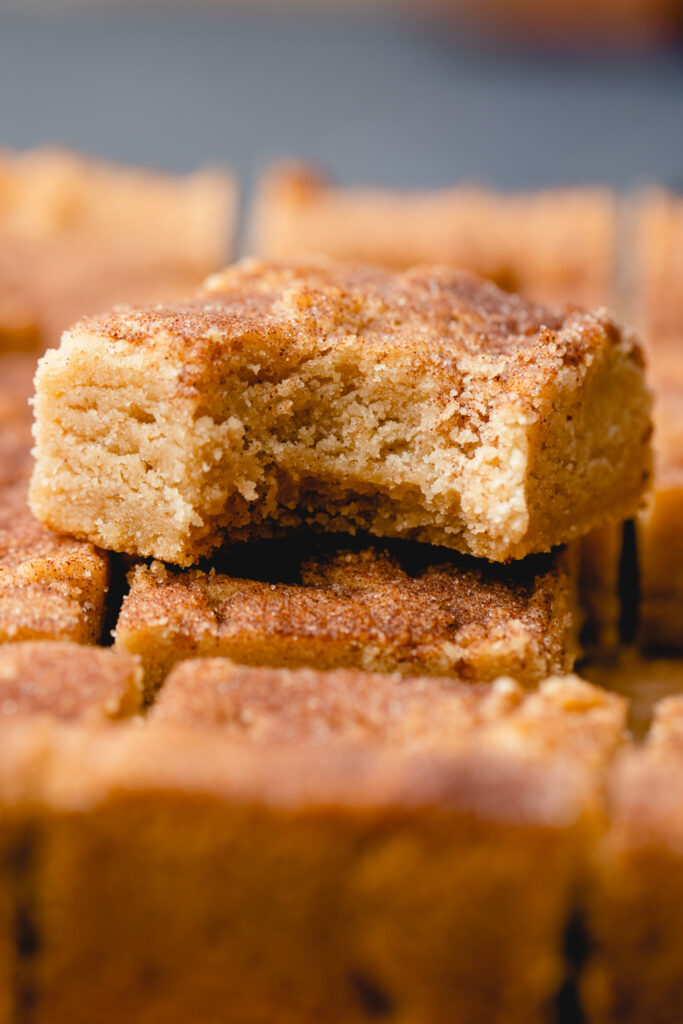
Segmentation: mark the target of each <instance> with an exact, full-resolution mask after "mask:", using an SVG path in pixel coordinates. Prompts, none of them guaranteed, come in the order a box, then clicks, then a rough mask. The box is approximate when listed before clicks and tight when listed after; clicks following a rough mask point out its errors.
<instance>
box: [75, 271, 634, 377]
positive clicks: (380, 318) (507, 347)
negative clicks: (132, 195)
mask: <svg viewBox="0 0 683 1024" xmlns="http://www.w3.org/2000/svg"><path fill="white" fill-rule="evenodd" d="M79 330H80V331H85V332H86V333H93V334H96V335H98V336H100V337H102V336H104V337H106V339H107V340H108V341H109V343H113V344H117V343H126V344H128V345H132V346H136V347H137V346H144V347H146V348H150V349H153V350H155V351H156V352H157V354H159V355H164V356H165V357H167V358H168V359H169V360H170V361H180V362H181V364H182V366H183V371H182V374H181V384H182V385H183V386H184V387H185V388H187V389H190V388H192V386H193V385H196V384H197V383H198V382H199V380H200V379H204V378H205V377H206V369H207V367H213V368H217V367H222V366H224V365H228V364H230V362H231V360H234V359H236V358H241V359H242V360H245V359H248V358H253V359H258V358H259V357H260V358H262V359H263V360H265V359H266V358H267V360H268V362H267V364H265V363H263V364H261V363H255V364H254V365H253V366H252V368H251V369H252V373H253V376H254V379H255V380H256V379H259V378H263V377H264V376H265V377H266V379H267V377H268V375H269V374H270V373H271V372H273V373H276V372H278V371H279V369H280V368H281V367H282V372H286V371H287V370H288V369H289V368H291V366H293V365H296V363H297V362H299V361H300V360H303V359H305V358H306V357H307V356H310V355H312V354H318V353H320V352H322V351H326V350H329V349H330V348H331V347H334V346H342V345H343V344H344V342H345V339H347V338H349V337H353V338H354V339H359V340H361V341H362V344H363V348H364V350H365V351H369V352H373V353H374V355H375V357H377V355H378V354H380V355H381V356H382V358H383V359H386V360H390V359H392V357H394V356H393V354H394V353H396V354H398V353H400V354H402V355H403V356H404V357H409V358H411V359H414V360H415V369H416V372H417V371H418V370H419V369H420V367H426V366H430V367H431V368H433V369H434V370H436V371H441V372H443V373H444V374H447V375H448V376H449V377H452V376H456V377H458V378H460V379H461V383H463V384H466V383H467V378H468V377H469V376H475V377H480V378H488V379H489V387H490V389H491V390H492V391H493V392H496V391H497V392H498V393H502V392H504V391H505V390H506V389H507V388H509V387H511V386H514V387H515V389H516V390H518V391H521V392H524V391H527V392H529V393H533V392H534V390H535V389H536V388H537V387H539V386H540V383H541V382H544V381H545V380H547V378H548V376H549V375H552V373H553V372H554V371H557V370H558V369H559V368H560V367H562V366H572V365H577V364H580V363H582V362H584V361H585V360H586V359H587V358H588V357H589V356H590V353H591V351H592V349H594V348H595V347H596V346H598V345H600V344H613V345H617V344H619V343H622V342H623V341H624V336H623V334H622V332H621V330H620V328H619V327H618V325H617V324H616V322H615V321H613V320H612V319H611V318H610V316H609V315H608V314H606V313H602V312H601V313H594V314H588V313H579V312H567V311H563V310H560V309H551V308H548V307H544V306H540V305H537V304H534V303H531V302H528V301H525V300H524V299H522V298H520V297H518V296H514V295H510V294H509V293H507V292H503V291H501V290H500V289H499V288H497V287H496V286H495V285H493V284H490V283H488V282H485V281H483V280H481V279H479V278H478V277H476V276H475V275H473V274H470V273H469V272H467V271H461V270H455V269H452V268H448V267H421V268H414V269H412V270H409V271H406V272H404V273H392V272H390V271H386V270H383V269H381V268H378V267H368V266H357V265H347V264H337V263H334V262H332V261H328V260H322V259H320V260H308V261H300V262H295V263H292V264H285V263H276V262H261V261H256V260H246V261H242V262H241V263H238V264H236V265H235V266H233V267H230V268H228V269H227V270H225V271H223V272H221V273H220V274H216V275H214V276H213V277H211V278H209V279H208V281H207V282H206V283H205V286H204V289H203V291H202V292H201V293H200V294H199V295H198V296H197V298H196V299H194V300H193V301H190V302H187V303H185V304H180V305H159V306H156V307H151V308H148V309H140V310H131V309H128V310H120V311H114V312H113V313H111V314H109V315H108V316H106V317H101V318H96V319H94V320H84V321H82V322H81V325H80V328H79V327H77V328H75V329H74V332H73V333H74V334H76V333H79ZM628 343H629V345H630V347H632V348H633V350H634V353H637V355H636V358H637V359H638V360H639V361H641V362H642V355H641V354H640V351H639V349H638V348H637V346H636V345H635V343H634V341H633V339H631V338H630V337H629V339H628Z"/></svg>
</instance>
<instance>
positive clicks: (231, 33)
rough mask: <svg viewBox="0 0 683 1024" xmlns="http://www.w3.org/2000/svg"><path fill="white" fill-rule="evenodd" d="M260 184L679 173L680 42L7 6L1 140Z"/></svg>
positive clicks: (2, 35)
mask: <svg viewBox="0 0 683 1024" xmlns="http://www.w3.org/2000/svg"><path fill="white" fill-rule="evenodd" d="M46 141H59V142H63V143H65V144H68V145H71V146H74V147H76V148H78V149H81V150H84V151H86V152H89V153H92V154H97V155H101V156H105V157H111V158H114V159H117V160H124V161H131V162H135V163H141V164H145V165H150V166H158V167H163V168H168V169H172V170H179V171H185V170H189V169H191V168H194V167H196V166H198V165H200V164H203V163H206V162H215V161H218V162H225V163H228V164H230V165H231V166H232V167H234V168H235V169H236V170H237V171H238V172H239V173H240V175H241V176H242V177H243V178H244V179H245V180H246V181H247V182H249V181H253V176H254V174H255V172H257V171H258V170H259V169H260V168H261V167H262V166H263V164H264V163H265V162H267V161H268V160H270V159H272V158H274V157H279V156H282V155H296V156H305V157H312V158H314V159H316V160H319V161H322V162H323V163H325V164H327V165H329V166H330V167H331V168H332V169H333V170H334V171H335V172H336V174H337V175H338V176H339V177H340V178H341V179H342V180H343V181H346V182H368V183H382V184H387V185H405V186H434V185H442V184H447V183H451V182H453V181H456V180H460V179H463V178H464V179H476V180H479V181H483V182H485V183H488V184H491V185H494V186H499V187H513V188H514V187H530V188H533V187H537V186H540V185H544V184H556V183H564V182H593V181H597V182H606V183H611V184H614V185H618V186H630V185H634V184H642V183H645V182H649V181H663V182H665V183H667V184H670V185H673V186H681V187H683V53H682V52H681V50H680V48H676V47H673V46H671V47H669V48H664V49H660V50H649V51H647V50H645V51H644V52H640V53H628V52H607V53H606V52H598V51H596V52H593V53H590V52H589V53H583V54H577V53H575V52H574V53H569V52H565V51H560V50H557V51H553V50H552V49H546V50H545V51H539V50H532V49H531V48H527V49H525V48H523V47H520V46H516V47H515V46H508V47H503V46H502V45H496V44H494V43H493V42H490V41H489V42H484V41H482V40H481V39H480V40H478V41H475V40H474V39H472V38H470V37H466V36H465V35H463V34H462V33H460V34H459V33H458V32H457V31H456V30H455V29H453V28H452V27H447V26H446V25H443V24H441V25H440V24H439V23H435V22H429V21H419V20H418V19H417V18H416V17H415V16H412V17H409V16H407V15H403V16H402V15H400V14H397V13H396V12H392V11H390V10H384V11H382V10H381V9H380V10H378V9H376V8H374V9H373V11H372V12H371V13H368V12H367V11H365V12H363V11H362V10H356V11H346V12H341V13H340V12H337V13H330V12H321V11H319V12H317V13H316V12H315V11H314V12H310V11H309V12H302V11H298V12H295V13H292V12H289V13H283V12H282V11H280V12H279V13H278V11H274V12H270V13H265V12H263V11H259V12H258V13H253V12H252V13H250V12H249V11H248V10H245V9H240V10H234V9H225V8H213V9H212V8H208V9H207V8H200V9H198V10H195V11H191V10H187V9H162V8H157V9H146V10H145V9H143V10H140V9H139V8H138V9H132V8H129V7H128V8H119V9H116V8H113V9H107V8H95V9H92V8H91V9H71V10H66V11H60V12H58V11H55V10H47V11H43V10H38V9H27V8H26V7H22V6H21V5H17V4H15V5H9V6H7V5H6V6H4V7H2V8H0V145H2V146H9V147H27V146H33V145H35V144H38V143H42V142H46Z"/></svg>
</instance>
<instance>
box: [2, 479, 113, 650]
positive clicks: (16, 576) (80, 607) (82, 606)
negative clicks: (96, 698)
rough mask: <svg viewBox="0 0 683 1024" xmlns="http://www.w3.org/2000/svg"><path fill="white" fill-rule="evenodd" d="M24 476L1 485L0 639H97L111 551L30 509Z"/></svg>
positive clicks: (80, 641) (91, 642) (87, 641)
mask: <svg viewBox="0 0 683 1024" xmlns="http://www.w3.org/2000/svg"><path fill="white" fill-rule="evenodd" d="M26 492H27V481H26V480H20V481H18V482H17V483H15V484H14V485H12V486H9V485H8V486H5V487H2V488H0V643H4V642H6V641H10V640H11V641H19V640H73V641H75V642H77V643H89V644H94V643H96V642H97V641H98V640H99V638H100V635H101V633H102V625H103V621H104V614H105V599H106V594H107V590H108V587H109V576H110V561H109V556H108V555H107V554H106V553H105V552H103V551H100V550H98V549H97V548H96V547H94V546H93V545H92V544H89V543H87V542H86V541H80V540H75V539H74V538H73V537H69V536H66V535H64V534H58V533H54V532H53V531H52V530H49V529H47V527H45V526H43V524H42V523H39V522H38V520H37V519H35V518H34V516H33V515H32V513H31V510H30V509H29V507H28V503H27V493H26Z"/></svg>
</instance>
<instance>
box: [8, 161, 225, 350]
mask: <svg viewBox="0 0 683 1024" xmlns="http://www.w3.org/2000/svg"><path fill="white" fill-rule="evenodd" d="M235 211H236V187H235V183H234V181H233V180H232V178H231V177H230V176H229V175H228V174H226V173H224V172H222V171H219V170H206V171H200V172H197V173H195V174H190V175H186V176H184V177H174V176H171V175H166V174H161V173H153V172H150V171H143V170H139V169H136V168H131V167H125V166H120V165H119V166H117V165H114V164H107V163H105V162H102V161H97V160H91V159H87V158H85V157H82V156H80V155H78V154H76V153H71V152H69V151H67V150H61V149H54V148H42V149H37V150H33V151H28V152H24V153H14V152H9V151H5V152H0V349H1V348H23V349H27V348H34V349H35V348H41V347H42V348H44V347H45V346H46V345H56V344H57V343H58V342H59V336H60V334H61V332H62V330H64V329H65V328H66V327H68V326H69V325H70V324H72V323H73V321H74V320H76V319H77V318H78V317H80V316H82V315H83V314H84V313H97V312H101V311H102V310H105V309H109V308H110V307H111V306H112V305H114V304H115V303H117V302H122V301H128V302H152V301H157V300H161V299H170V298H175V297H178V296H182V295H185V294H187V293H188V291H191V290H192V289H194V288H196V287H198V286H199V284H200V283H201V281H202V279H203V278H204V277H205V276H206V274H208V273H210V272H212V271H213V270H216V269H218V267H220V266H223V265H224V264H225V262H226V260H227V259H229V254H230V247H231V241H232V233H233V228H234V219H235Z"/></svg>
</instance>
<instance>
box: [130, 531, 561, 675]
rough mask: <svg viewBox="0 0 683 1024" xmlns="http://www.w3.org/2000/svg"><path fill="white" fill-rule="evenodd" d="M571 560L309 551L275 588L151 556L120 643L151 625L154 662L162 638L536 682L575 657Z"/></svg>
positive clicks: (254, 656) (240, 651) (199, 649)
mask: <svg viewBox="0 0 683 1024" xmlns="http://www.w3.org/2000/svg"><path fill="white" fill-rule="evenodd" d="M397 549H398V551H399V552H401V553H404V552H405V551H406V548H405V547H404V548H401V547H400V546H399V547H398V548H397ZM408 550H409V551H410V550H411V548H410V547H408ZM424 551H427V552H430V551H431V554H432V557H434V553H433V550H432V549H423V552H424ZM570 565H571V559H570V558H569V556H568V555H567V554H566V553H564V552H559V553H556V554H555V555H551V556H538V557H534V558H529V559H527V560H526V561H525V562H523V563H517V564H513V565H509V566H494V565H484V566H481V565H478V564H477V563H476V562H475V561H474V560H473V559H466V558H460V559H459V558H457V557H456V558H451V560H450V561H448V562H446V563H445V564H436V563H434V564H429V562H428V558H427V555H425V554H424V553H423V556H422V564H415V565H412V566H410V565H409V566H408V568H409V569H410V572H409V571H407V570H406V568H405V567H403V566H402V565H401V564H400V562H399V559H398V557H396V556H392V554H391V553H390V552H389V551H387V550H383V549H379V548H376V547H370V548H367V549H361V550H341V551H337V552H335V553H334V554H331V555H328V556H326V557H314V558H309V559H307V560H305V561H304V562H303V563H302V564H301V566H300V571H299V581H298V582H289V583H276V584H273V583H268V582H263V581H261V580H254V579H240V578H237V577H233V576H228V575H224V574H219V573H215V572H205V571H202V570H197V569H192V570H187V571H184V572H173V571H171V570H169V569H167V568H166V567H164V566H163V565H161V563H159V562H155V563H152V565H151V566H149V567H147V566H141V567H138V568H137V569H135V570H134V571H133V573H132V574H131V576H130V583H131V591H130V593H129V595H128V597H127V598H126V599H125V601H124V604H123V607H122V610H121V614H120V616H119V620H118V623H117V627H116V636H117V644H118V643H119V642H120V643H122V644H123V645H124V646H126V645H127V644H129V643H130V639H129V638H130V636H133V635H136V636H138V637H140V636H141V631H147V632H148V634H149V636H148V639H147V640H146V641H145V655H144V656H145V658H146V659H148V660H149V659H153V658H154V656H155V645H156V647H157V648H158V645H159V641H160V640H161V639H162V638H163V639H164V640H165V641H166V642H167V643H171V644H172V645H176V644H180V643H181V641H182V644H185V643H190V644H191V646H192V649H193V650H194V651H195V653H197V654H215V653H219V652H222V653H223V654H225V655H227V656H231V657H234V658H235V659H236V660H239V661H245V662H247V663H250V664H260V665H264V664H278V665H290V666H292V665H293V664H294V663H296V664H314V665H318V666H319V667H327V668H330V667H351V666H355V667H359V660H360V663H361V664H362V667H364V668H371V667H372V668H375V669H377V668H381V670H383V671H386V670H389V671H393V670H394V669H396V670H398V671H401V672H402V673H403V674H407V672H408V666H410V667H411V668H412V673H413V674H414V673H415V672H416V671H420V672H422V671H424V672H427V673H432V674H434V673H436V674H451V675H452V674H454V673H455V672H456V671H457V674H458V675H459V676H460V678H462V679H463V680H464V681H490V679H491V678H495V675H499V674H501V666H504V668H503V669H502V670H503V671H507V672H510V673H511V672H512V671H513V668H514V671H515V672H516V673H519V678H520V680H521V679H522V678H523V679H524V681H525V682H533V681H537V680H538V678H539V672H541V673H542V672H545V674H548V673H549V672H550V671H557V670H561V669H563V670H566V669H568V668H570V667H571V664H572V663H573V659H574V656H575V650H574V642H573V635H572V631H571V629H570V623H569V621H568V610H567V605H566V601H567V597H568V591H569V589H570V584H569V575H568V570H569V567H570ZM560 609H562V610H563V611H564V617H563V616H562V612H561V611H560ZM137 642H141V641H140V640H138V641H137ZM131 649H132V648H131ZM135 649H136V650H137V647H136V648H135ZM181 649H183V650H184V647H182V648H181ZM182 656H185V657H187V656H188V655H187V654H185V655H181V657H182ZM271 658H276V659H277V660H276V661H275V662H272V661H270V659H271ZM311 658H315V660H314V661H311V660H310V659H311ZM291 659H294V662H292V660H291ZM301 659H303V660H301ZM439 666H440V668H439ZM492 673H495V674H494V675H492Z"/></svg>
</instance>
